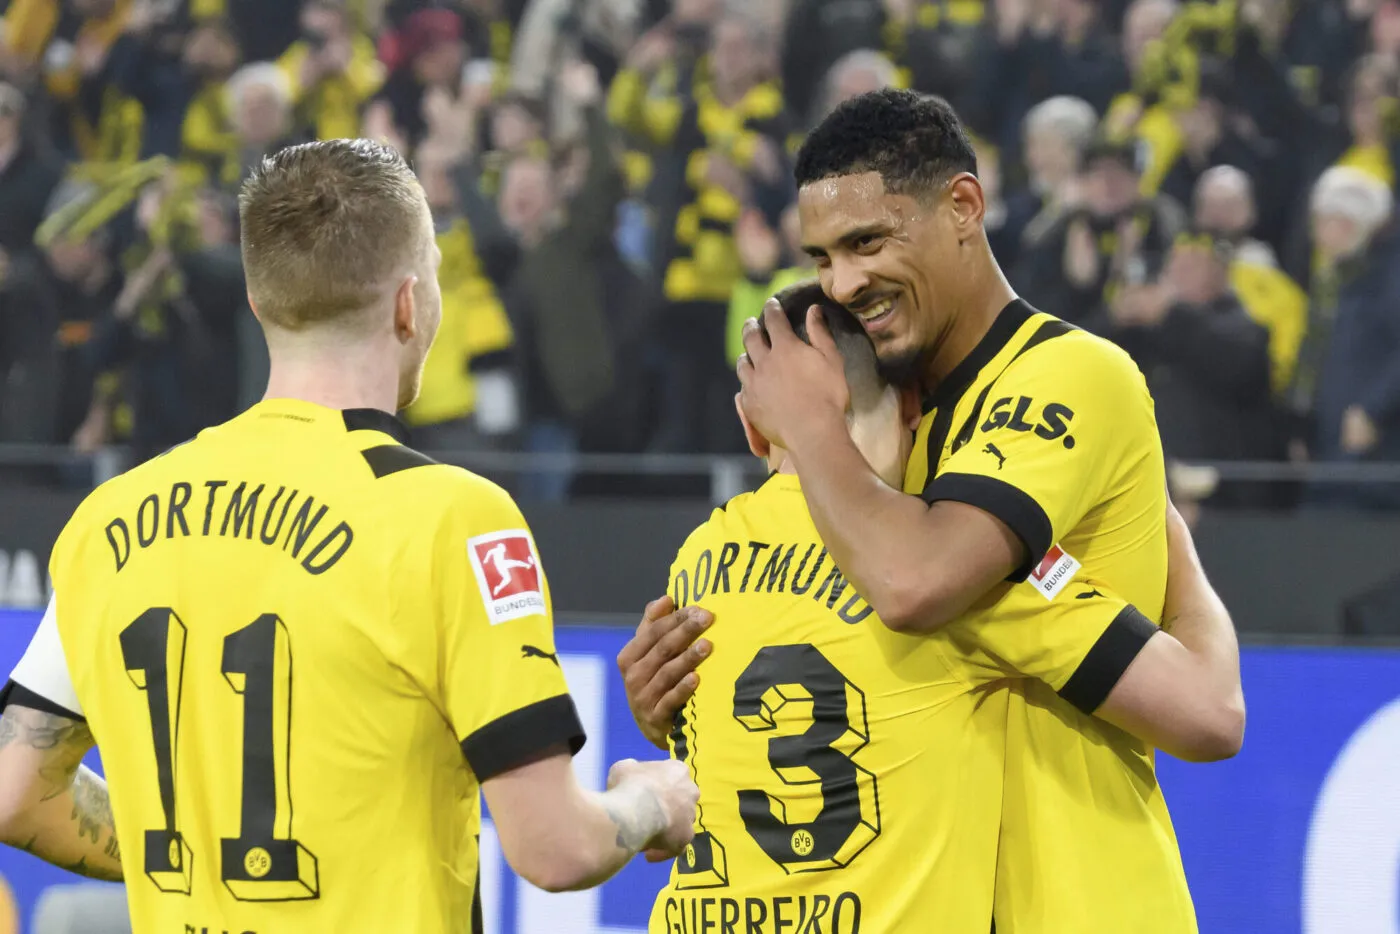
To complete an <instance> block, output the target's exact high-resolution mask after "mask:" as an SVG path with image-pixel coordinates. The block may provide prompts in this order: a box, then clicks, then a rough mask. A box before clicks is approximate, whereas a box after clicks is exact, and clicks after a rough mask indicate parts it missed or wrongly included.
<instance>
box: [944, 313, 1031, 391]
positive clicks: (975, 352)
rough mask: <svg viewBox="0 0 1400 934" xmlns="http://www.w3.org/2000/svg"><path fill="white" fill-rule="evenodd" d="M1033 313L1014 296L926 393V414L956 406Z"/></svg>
mask: <svg viewBox="0 0 1400 934" xmlns="http://www.w3.org/2000/svg"><path fill="white" fill-rule="evenodd" d="M1033 314H1035V309H1034V308H1032V307H1031V306H1030V305H1027V304H1026V303H1025V302H1024V301H1022V300H1021V299H1019V298H1014V299H1012V300H1011V304H1009V305H1007V306H1006V307H1005V308H1003V309H1002V310H1001V312H1000V313H999V314H998V315H997V316H996V320H995V321H993V322H992V326H991V328H990V329H989V330H988V331H987V333H986V334H984V335H982V339H981V340H980V341H978V342H977V346H976V347H974V348H972V353H970V354H968V355H967V356H966V357H964V358H963V359H962V362H961V363H959V364H958V365H957V366H955V367H953V371H952V372H951V373H949V374H948V375H947V376H946V377H944V378H943V381H942V382H940V383H939V384H938V388H936V389H934V391H933V392H929V393H925V394H924V397H923V408H924V414H925V415H927V414H928V413H929V412H932V411H933V410H934V409H944V408H949V407H951V406H953V405H956V404H957V401H958V400H959V399H960V398H962V394H963V393H965V392H967V387H969V386H971V385H972V384H973V382H974V381H975V380H976V379H977V374H978V373H981V372H982V368H983V367H985V366H986V365H987V364H988V363H991V362H992V358H993V357H995V356H996V355H997V354H999V353H1000V352H1001V349H1002V348H1003V347H1005V346H1006V345H1007V344H1008V343H1009V342H1010V341H1011V338H1013V337H1015V336H1016V332H1017V331H1019V330H1020V329H1021V325H1023V324H1025V323H1026V322H1027V321H1029V320H1030V319H1031V315H1033Z"/></svg>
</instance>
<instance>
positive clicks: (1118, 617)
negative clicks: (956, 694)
mask: <svg viewBox="0 0 1400 934" xmlns="http://www.w3.org/2000/svg"><path fill="white" fill-rule="evenodd" d="M1157 629H1158V627H1157V625H1156V624H1155V623H1153V622H1152V621H1151V620H1150V619H1148V618H1147V617H1146V616H1144V615H1143V614H1142V613H1141V612H1139V611H1138V609H1137V607H1135V606H1133V605H1132V604H1130V603H1128V602H1126V601H1125V600H1124V599H1123V598H1122V597H1120V596H1118V594H1116V593H1114V592H1113V591H1111V590H1109V589H1108V587H1107V586H1105V585H1102V584H1098V583H1095V582H1093V581H1089V580H1082V579H1076V580H1074V581H1073V582H1072V583H1071V584H1069V585H1068V586H1067V587H1065V588H1064V590H1063V591H1061V592H1060V593H1059V594H1057V595H1056V596H1055V599H1054V600H1052V601H1051V602H1050V603H1049V604H1048V605H1047V603H1046V600H1045V597H1044V596H1043V595H1042V594H1041V593H1040V591H1038V590H1036V588H1035V586H1034V584H1033V583H1030V582H1025V583H1020V584H1016V585H1014V586H1013V587H1012V589H1011V591H1009V592H1008V593H1007V595H1006V596H1005V597H1003V598H1002V600H1001V601H1000V602H999V603H998V604H997V616H996V618H995V619H991V620H988V619H981V620H977V621H969V622H968V623H966V624H958V625H955V626H953V627H951V628H950V629H949V630H948V635H949V638H950V639H951V640H952V642H953V645H954V646H955V648H956V651H958V653H959V654H960V655H961V660H962V661H963V663H964V664H965V665H966V666H968V667H969V668H971V669H972V670H973V671H974V672H975V677H976V678H977V679H978V680H987V681H991V680H996V679H998V678H1006V677H1017V676H1021V677H1027V678H1036V679H1038V680H1040V681H1044V682H1045V683H1046V684H1048V685H1049V686H1050V687H1051V688H1053V689H1054V690H1055V691H1056V693H1058V694H1059V695H1060V696H1061V697H1063V698H1064V699H1065V700H1067V701H1069V702H1070V703H1071V704H1073V705H1074V706H1075V707H1077V708H1079V709H1080V710H1082V711H1083V712H1085V713H1093V712H1094V711H1095V710H1097V709H1098V708H1099V705H1101V704H1102V703H1103V702H1104V700H1105V699H1106V698H1107V697H1108V695H1109V692H1110V691H1112V690H1113V687H1114V685H1116V684H1117V683H1118V680H1119V679H1120V678H1121V677H1122V676H1123V673H1124V672H1125V671H1127V670H1128V666H1129V665H1130V664H1132V662H1133V659H1135V658H1137V655H1138V653H1139V652H1140V651H1142V647H1143V646H1145V645H1146V644H1147V640H1148V639H1150V638H1152V636H1153V635H1154V634H1155V633H1156V632H1157Z"/></svg>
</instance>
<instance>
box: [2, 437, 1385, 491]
mask: <svg viewBox="0 0 1400 934" xmlns="http://www.w3.org/2000/svg"><path fill="white" fill-rule="evenodd" d="M425 453H427V454H429V455H431V456H432V457H434V458H436V459H438V460H441V461H443V462H445V463H449V464H457V465H459V466H462V467H466V468H468V469H470V470H474V471H476V472H478V473H482V474H485V475H487V476H492V477H525V476H530V475H538V474H544V473H553V472H559V471H568V472H571V473H574V474H593V475H598V474H609V475H617V476H635V477H676V478H698V477H705V478H708V480H709V491H710V499H711V500H712V501H713V502H716V503H722V502H724V501H725V500H728V499H729V498H730V497H732V496H734V495H735V494H737V493H740V492H742V491H744V490H746V489H752V487H753V485H754V483H755V482H756V481H757V480H758V479H760V478H761V477H762V476H763V473H764V471H763V467H762V465H761V464H760V463H759V462H758V460H757V459H756V458H753V457H746V456H736V455H711V454H529V453H522V452H507V451H426V452H425ZM129 461H130V455H129V452H128V451H127V450H125V449H123V448H121V447H109V448H103V449H101V450H99V451H97V452H95V453H92V454H84V453H79V452H76V451H74V450H73V449H71V448H67V447H62V446H50V445H38V444H0V467H45V466H47V467H72V468H79V469H81V468H84V467H86V468H88V469H90V470H91V473H92V480H93V483H94V484H97V483H101V482H103V481H104V480H107V479H110V478H111V477H113V476H115V475H116V474H118V473H120V472H121V471H122V470H123V469H125V467H126V466H127V465H128V464H129ZM1185 466H1187V467H1188V468H1189V469H1192V470H1195V471H1202V472H1207V473H1209V475H1210V476H1211V479H1212V480H1215V481H1230V482H1241V483H1299V482H1303V483H1318V484H1328V483H1346V484H1382V483H1400V462H1386V463H1354V462H1347V463H1337V462H1328V463H1311V462H1304V463H1291V462H1286V461H1215V462H1209V463H1192V464H1189V465H1185Z"/></svg>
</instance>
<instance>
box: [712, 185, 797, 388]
mask: <svg viewBox="0 0 1400 934" xmlns="http://www.w3.org/2000/svg"><path fill="white" fill-rule="evenodd" d="M781 226H782V230H781V231H776V230H774V229H773V228H771V227H769V226H768V222H767V221H765V220H764V219H763V213H762V212H761V211H757V210H754V209H753V208H749V209H748V210H746V211H745V212H744V213H743V214H742V215H741V216H740V217H739V222H738V223H737V224H735V225H734V242H735V244H736V245H737V246H738V248H739V261H740V262H741V263H743V264H744V278H743V279H741V280H739V281H738V282H736V283H734V293H733V294H732V295H731V296H730V297H729V319H728V321H727V322H726V324H725V338H724V361H725V363H727V364H729V365H730V366H733V365H734V364H735V362H737V361H738V359H739V356H740V355H741V354H742V353H743V352H744V322H745V321H747V320H748V319H749V318H756V317H758V315H759V313H760V312H761V311H763V305H764V303H766V302H767V301H768V299H770V298H772V297H773V296H774V295H777V294H778V293H779V292H781V291H782V290H783V289H785V288H787V287H788V286H790V285H793V284H795V283H798V282H801V281H802V280H803V279H808V278H811V277H812V276H813V275H815V274H816V270H815V269H814V268H813V267H812V263H811V260H809V259H808V258H807V256H806V254H804V253H803V252H802V226H801V223H800V221H799V220H798V218H797V204H796V203H793V204H790V205H788V208H787V210H785V211H783V218H782V225H781Z"/></svg>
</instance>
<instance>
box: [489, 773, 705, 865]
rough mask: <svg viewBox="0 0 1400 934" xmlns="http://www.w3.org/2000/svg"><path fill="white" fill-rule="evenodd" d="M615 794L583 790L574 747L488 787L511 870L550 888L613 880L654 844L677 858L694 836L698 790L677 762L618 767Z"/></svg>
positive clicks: (612, 789)
mask: <svg viewBox="0 0 1400 934" xmlns="http://www.w3.org/2000/svg"><path fill="white" fill-rule="evenodd" d="M608 786H609V787H608V790H607V791H605V792H602V793H598V792H590V791H586V790H584V789H583V788H581V787H579V784H578V780H577V779H576V778H575V776H574V770H573V766H572V764H571V761H570V757H569V752H568V749H567V748H565V747H563V746H559V747H555V748H553V749H550V750H547V751H546V752H545V754H544V755H543V756H542V757H541V758H538V759H536V760H534V761H533V762H530V763H527V764H525V765H522V766H520V767H519V768H515V769H512V770H511V771H509V772H505V773H503V774H501V775H499V776H496V777H495V778H491V779H488V780H487V781H485V782H484V783H483V784H482V789H481V790H482V792H483V793H484V794H485V796H486V802H487V804H488V805H489V806H490V808H491V816H492V818H493V819H494V820H495V822H496V829H497V832H498V833H499V834H500V839H501V848H502V849H503V850H504V852H505V856H506V861H507V862H509V863H510V865H511V868H513V869H514V870H515V871H516V872H518V873H520V875H522V876H524V877H525V878H526V879H527V880H529V881H530V882H531V883H532V884H533V885H536V886H538V887H540V888H542V889H545V890H546V891H550V892H563V891H570V890H573V889H586V888H591V887H593V886H595V885H599V884H600V883H602V882H604V881H606V880H607V879H609V878H610V877H612V875H613V874H615V873H616V872H617V871H618V870H619V869H621V868H622V867H623V866H625V865H626V864H627V862H628V861H629V860H630V859H631V858H632V857H633V856H635V855H637V854H638V853H640V852H641V851H642V850H644V849H647V848H649V847H651V848H655V849H658V850H661V851H665V852H666V853H669V854H671V855H674V854H675V853H676V852H678V851H679V850H680V848H681V847H683V846H685V844H686V843H687V842H689V840H690V837H691V835H692V833H693V831H692V829H691V828H692V823H693V821H694V819H695V802H696V800H698V798H699V789H697V788H696V787H695V785H694V783H693V782H692V781H691V780H690V773H689V771H688V770H687V769H686V767H685V765H684V764H682V763H680V762H676V761H674V760H664V761H660V762H633V761H631V760H625V761H622V762H619V763H617V764H616V765H614V766H613V769H612V771H611V773H609V776H608Z"/></svg>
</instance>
